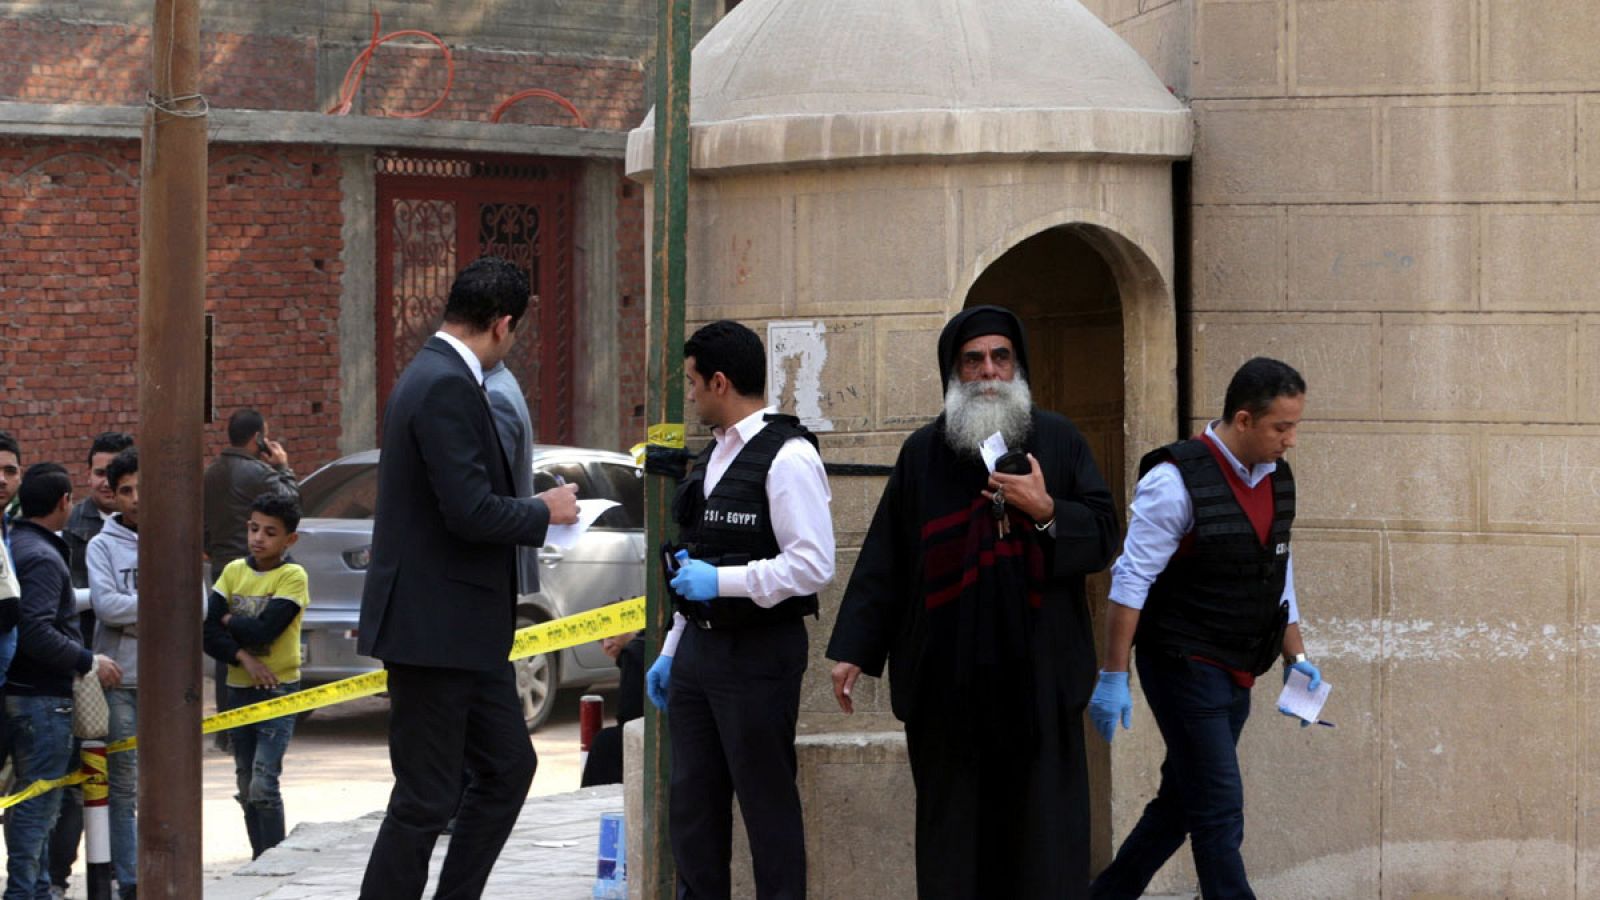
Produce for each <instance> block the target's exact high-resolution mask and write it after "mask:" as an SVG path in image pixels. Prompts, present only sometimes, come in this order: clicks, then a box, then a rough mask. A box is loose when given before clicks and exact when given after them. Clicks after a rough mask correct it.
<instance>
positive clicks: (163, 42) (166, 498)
mask: <svg viewBox="0 0 1600 900" xmlns="http://www.w3.org/2000/svg"><path fill="white" fill-rule="evenodd" d="M151 29H152V38H153V40H152V41H151V44H152V46H153V48H154V50H155V53H154V56H153V58H152V60H151V83H152V87H151V92H150V100H149V103H148V104H147V105H146V107H145V118H144V139H143V144H142V147H141V153H140V187H141V195H140V202H139V446H140V451H141V453H140V461H139V463H140V464H139V468H140V479H139V480H140V482H141V484H142V486H143V487H144V490H143V491H142V494H143V496H142V497H141V503H140V508H139V514H140V518H141V519H142V520H143V521H145V522H151V523H155V525H156V527H153V528H147V529H144V530H143V531H142V532H141V534H140V536H139V571H140V576H141V577H140V579H139V596H140V599H141V603H140V604H139V606H140V609H139V631H140V632H141V634H140V637H141V641H140V643H142V644H143V645H144V646H143V648H142V651H143V652H141V653H140V654H139V671H138V678H139V725H138V735H139V757H140V759H139V894H140V896H142V897H144V898H145V900H194V898H196V897H199V896H201V895H202V887H201V879H200V835H201V831H202V829H201V827H200V778H201V772H200V715H201V696H202V690H201V675H200V640H201V637H200V618H201V616H200V613H201V608H202V607H201V596H200V591H201V585H202V583H203V582H202V575H201V569H200V565H201V562H200V552H201V550H200V534H201V532H200V527H201V526H200V515H201V512H200V490H201V466H202V465H203V463H204V460H203V459H202V450H201V440H202V438H201V423H202V422H203V420H204V410H202V408H201V405H202V404H203V403H204V396H205V394H204V388H205V372H204V371H203V369H204V364H205V356H204V353H205V287H206V118H205V114H206V110H205V101H204V100H203V99H202V98H201V97H200V96H199V92H200V11H199V2H198V0H155V18H154V20H153V21H152V23H151ZM130 674H131V673H130Z"/></svg>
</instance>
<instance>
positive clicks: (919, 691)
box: [827, 409, 1119, 898]
mask: <svg viewBox="0 0 1600 900" xmlns="http://www.w3.org/2000/svg"><path fill="white" fill-rule="evenodd" d="M1025 449H1027V450H1028V451H1030V452H1031V453H1033V455H1034V456H1035V457H1036V458H1037V459H1038V461H1039V466H1040V468H1041V470H1042V471H1043V474H1044V479H1045V486H1046V489H1047V490H1048V491H1049V492H1050V495H1051V496H1052V497H1054V498H1055V535H1054V537H1051V536H1050V535H1048V534H1042V533H1038V532H1035V531H1034V530H1033V528H1032V526H1031V524H1028V523H1027V522H1026V521H1023V522H1021V523H1020V525H1021V527H1020V528H1019V527H1018V524H1019V523H1017V522H1016V520H1015V519H1014V520H1013V525H1012V528H1013V533H1014V534H1020V535H1021V538H1022V541H1023V542H1024V544H1027V542H1034V544H1033V545H1032V546H1028V547H1026V550H1027V554H1028V560H1027V561H1026V562H1024V561H1023V560H1022V559H1020V558H1019V559H1018V561H1017V562H1016V563H1015V567H1016V573H1019V574H1017V576H1016V577H1024V578H1026V580H1027V584H1026V587H1025V588H1023V589H1019V590H1017V591H1015V593H1017V594H1026V595H1027V596H1016V597H1006V598H1003V600H1002V602H999V603H996V602H994V600H993V598H985V599H984V600H983V601H982V606H981V607H980V608H978V609H977V610H976V611H974V610H973V609H972V607H971V602H972V601H971V598H968V600H967V601H966V602H968V604H969V606H968V608H967V609H964V610H961V611H960V612H959V613H955V612H953V609H954V608H955V607H956V604H955V603H948V602H942V598H940V597H933V596H930V594H931V593H932V592H931V591H929V590H928V588H927V585H928V584H929V582H930V580H931V581H933V582H935V583H937V582H938V580H939V579H938V577H937V573H935V576H934V577H932V578H931V579H930V578H929V577H927V576H928V575H929V573H928V572H926V571H925V565H926V564H925V560H926V559H927V558H929V557H928V554H929V548H928V547H927V546H926V542H925V536H926V535H927V534H928V533H930V532H932V531H934V530H935V529H936V528H937V526H938V523H939V522H941V521H943V520H944V519H946V518H948V517H949V510H950V502H949V501H950V498H951V496H952V494H954V495H955V496H956V497H957V498H966V497H969V496H970V497H971V498H973V499H974V500H978V499H981V497H980V496H979V495H980V492H981V491H982V490H983V489H984V488H985V487H986V485H987V481H988V475H987V472H986V471H985V469H984V468H983V465H982V464H981V463H979V462H977V461H974V460H968V459H964V458H962V457H959V456H957V455H956V454H955V453H954V451H952V450H951V449H950V448H949V447H948V445H947V444H946V443H945V438H944V420H943V418H942V417H941V418H940V419H939V420H937V421H935V422H933V423H932V424H930V425H927V426H925V427H923V428H921V429H919V430H917V431H916V432H915V433H913V434H912V435H911V436H910V437H909V438H908V439H907V440H906V442H905V444H904V445H903V446H902V447H901V449H900V456H899V459H898V460H897V461H896V463H895V467H894V471H893V473H892V474H891V475H890V476H889V482H888V485H887V487H886V488H885V490H884V494H883V497H882V499H881V500H880V501H879V503H878V510H877V512H876V514H875V515H874V516H873V520H872V525H871V528H870V529H869V531H868V532H867V538H866V541H865V543H864V544H863V546H862V548H861V555H860V557H859V558H858V560H857V562H856V565H855V568H854V570H853V572H852V574H851V577H850V583H849V585H848V586H847V587H846V589H845V594H844V599H843V601H842V603H841V605H840V609H839V614H838V620H837V622H836V624H835V626H834V629H833V635H832V638H831V640H830V641H829V643H828V653H827V655H828V657H829V658H830V659H833V660H836V661H844V662H850V663H854V664H855V665H858V666H860V667H861V669H862V671H863V672H865V673H866V674H868V675H873V676H881V675H882V674H883V671H884V666H885V663H887V664H888V669H889V687H890V702H891V706H892V708H893V710H894V714H895V716H896V717H897V718H899V719H900V720H901V721H903V722H905V723H906V737H907V743H908V748H909V751H910V755H911V766H912V775H913V778H914V780H915V782H916V786H917V807H918V808H917V883H918V894H919V896H921V897H923V898H930V897H950V898H969V897H980V896H1010V897H1051V898H1058V897H1077V896H1082V895H1084V893H1085V891H1086V887H1087V882H1088V875H1089V873H1088V844H1089V832H1088V784H1087V779H1088V776H1087V770H1086V767H1085V761H1084V747H1083V719H1082V714H1083V708H1084V706H1085V704H1086V703H1087V702H1088V699H1089V694H1090V692H1091V690H1092V689H1093V684H1094V677H1095V670H1096V664H1095V654H1094V635H1093V634H1092V631H1091V627H1090V620H1089V609H1088V604H1087V600H1086V598H1085V594H1084V576H1086V575H1088V574H1090V573H1093V572H1097V571H1100V570H1101V569H1104V568H1105V567H1106V566H1107V565H1109V564H1110V562H1111V559H1112V557H1113V555H1114V554H1115V552H1116V549H1117V542H1118V539H1119V531H1118V526H1117V519H1116V512H1115V507H1114V505H1113V503H1112V499H1111V492H1110V490H1109V489H1108V488H1107V487H1106V484H1105V479H1104V478H1102V477H1101V475H1100V472H1099V469H1098V468H1097V467H1096V466H1095V463H1094V459H1093V457H1092V455H1091V454H1090V452H1089V446H1088V443H1087V442H1086V441H1085V440H1084V439H1083V436H1082V435H1081V434H1080V433H1079V432H1078V430H1077V429H1076V428H1075V427H1074V426H1073V425H1072V423H1071V422H1069V421H1067V419H1066V418H1065V417H1063V416H1060V415H1057V414H1055V413H1050V412H1044V411H1041V410H1037V409H1036V410H1034V412H1033V433H1032V434H1031V435H1030V437H1029V439H1028V443H1027V446H1026V448H1025ZM962 502H965V500H964V499H963V500H962ZM930 522H932V523H933V524H932V525H930ZM991 539H992V538H991ZM935 561H936V563H937V562H938V560H937V558H936V560H935ZM930 604H938V605H934V606H933V608H930ZM1002 606H1003V607H1004V609H1005V612H1004V613H1003V614H1001V613H1000V612H999V610H1000V608H1001V607H1002ZM975 615H976V616H977V617H978V618H977V619H975V618H974V616H975ZM958 616H959V617H958ZM974 621H978V622H980V623H982V627H981V628H980V629H979V630H987V632H991V633H990V634H986V636H985V637H984V638H983V639H982V640H981V641H978V642H977V644H976V646H974V643H973V642H974V640H975V638H974V637H973V635H972V634H971V633H970V631H971V629H972V627H973V626H972V623H973V622H974ZM996 655H998V657H999V658H998V660H994V659H993V657H995V656H996ZM974 658H977V659H980V660H981V659H988V660H990V662H992V663H995V664H984V665H973V664H972V663H973V659H974Z"/></svg>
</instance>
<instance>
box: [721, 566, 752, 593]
mask: <svg viewBox="0 0 1600 900" xmlns="http://www.w3.org/2000/svg"><path fill="white" fill-rule="evenodd" d="M749 572H750V567H749V566H718V567H717V596H718V597H748V596H750V578H749Z"/></svg>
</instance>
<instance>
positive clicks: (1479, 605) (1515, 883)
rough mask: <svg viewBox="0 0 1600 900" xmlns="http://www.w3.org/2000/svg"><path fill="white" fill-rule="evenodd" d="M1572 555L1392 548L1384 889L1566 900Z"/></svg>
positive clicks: (1566, 543)
mask: <svg viewBox="0 0 1600 900" xmlns="http://www.w3.org/2000/svg"><path fill="white" fill-rule="evenodd" d="M1576 549H1577V548H1576V542H1575V541H1574V540H1573V539H1572V538H1570V537H1552V538H1532V537H1515V536H1506V537H1492V538H1490V537H1481V536H1459V535H1432V534H1395V535H1391V536H1390V537H1389V546H1388V552H1389V554H1390V562H1389V566H1388V570H1389V571H1388V572H1387V573H1386V579H1385V591H1386V594H1387V598H1386V603H1387V606H1388V608H1389V619H1388V623H1387V624H1388V632H1389V633H1388V634H1386V646H1385V668H1386V670H1387V671H1386V691H1387V696H1386V707H1385V710H1384V712H1385V716H1384V719H1385V722H1384V733H1383V740H1382V741H1380V746H1381V747H1382V748H1383V752H1384V754H1385V763H1386V765H1385V784H1384V795H1385V797H1384V830H1383V845H1384V857H1385V863H1386V865H1385V871H1384V886H1385V890H1390V889H1391V888H1392V889H1393V890H1395V891H1398V892H1399V895H1400V896H1405V895H1406V894H1408V893H1411V892H1416V891H1423V890H1433V891H1440V892H1446V893H1477V894H1480V895H1481V894H1482V892H1483V891H1485V890H1486V889H1487V890H1490V891H1492V892H1494V893H1498V894H1501V895H1503V896H1518V897H1535V896H1570V895H1571V891H1572V889H1573V848H1574V838H1575V834H1574V817H1573V805H1572V798H1573V797H1574V796H1575V794H1576V776H1577V768H1576V764H1577V761H1578V760H1577V755H1576V746H1577V740H1578V734H1577V728H1578V717H1577V711H1578V706H1579V702H1578V695H1577V692H1576V688H1577V686H1578V685H1577V681H1576V678H1575V675H1576V666H1575V664H1574V663H1575V660H1574V658H1573V653H1572V649H1571V643H1572V638H1573V637H1574V636H1575V635H1574V627H1573V625H1574V621H1575V591H1574V587H1575V575H1576V561H1577V559H1576V557H1577V554H1576ZM1451 698H1453V699H1451Z"/></svg>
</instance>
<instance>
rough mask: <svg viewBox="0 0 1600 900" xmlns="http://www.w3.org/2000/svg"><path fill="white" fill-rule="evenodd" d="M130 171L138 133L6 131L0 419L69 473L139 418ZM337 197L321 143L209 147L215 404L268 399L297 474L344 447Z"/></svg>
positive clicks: (30, 454) (0, 237) (0, 155)
mask: <svg viewBox="0 0 1600 900" xmlns="http://www.w3.org/2000/svg"><path fill="white" fill-rule="evenodd" d="M138 175H139V166H138V146H137V145H136V144H134V143H132V142H79V143H67V142H22V141H4V142H0V256H3V258H4V259H6V260H7V264H6V265H5V266H3V267H0V316H3V317H4V320H5V322H6V323H7V325H8V327H7V328H6V329H4V330H3V332H0V371H4V372H5V391H4V393H3V394H0V428H4V429H6V430H8V431H11V432H12V433H13V434H15V435H16V436H17V438H18V439H19V440H20V441H21V442H22V444H23V452H24V457H25V461H29V462H37V461H40V460H46V459H48V460H55V461H59V462H62V463H64V464H66V465H67V466H68V468H69V469H70V470H71V471H72V472H73V474H74V477H78V478H82V477H83V475H84V472H83V466H82V465H81V464H80V461H81V460H82V459H83V457H84V455H85V453H86V452H87V449H88V442H89V438H90V437H91V436H92V435H94V434H95V433H97V432H99V431H102V430H105V429H109V428H116V429H122V430H128V431H133V432H134V433H135V434H137V432H138V430H139V429H138V415H137V403H138V397H137V388H136V384H135V375H134V360H135V353H136V350H137V336H138V292H139V289H138V263H139V237H138V228H137V225H138V215H139V213H138V205H139V187H138ZM339 202H340V188H339V166H338V161H337V159H336V157H334V156H333V155H331V154H328V153H326V152H324V151H322V150H319V149H316V148H307V147H292V146H290V147H272V148H259V147H237V146H225V145H219V146H214V147H213V148H212V150H211V162H210V204H209V206H210V208H209V212H208V215H209V217H210V229H209V232H208V244H209V246H208V257H209V260H208V269H209V279H208V284H207V311H208V312H211V313H213V314H215V316H216V339H215V363H214V371H215V399H216V409H217V412H218V413H219V414H220V416H221V417H223V418H225V417H226V415H227V414H228V413H229V412H231V411H232V410H233V409H235V408H237V407H239V406H243V405H253V406H256V407H257V408H259V409H261V410H262V411H263V412H265V413H266V414H267V416H268V418H269V419H271V421H272V423H273V425H272V427H273V431H274V432H275V433H277V434H280V435H282V436H283V438H284V440H285V443H286V444H287V447H288V449H289V452H290V454H291V456H292V461H293V463H294V465H295V467H296V469H297V470H299V471H300V472H302V473H305V472H309V471H310V470H311V469H312V468H313V467H315V466H316V465H318V464H320V463H322V462H326V461H328V460H330V459H332V458H333V457H334V456H335V455H337V451H336V442H337V438H338V422H339V392H338V312H339V276H340V269H341V263H340V251H341V249H342V248H341V243H340V236H339V232H340V222H341V216H340V210H339ZM223 443H224V439H223V437H222V423H221V422H219V423H218V424H217V425H215V426H212V427H210V428H208V430H207V433H206V446H207V453H208V455H210V454H212V453H214V452H215V451H216V450H218V449H220V447H221V446H222V444H223Z"/></svg>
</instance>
